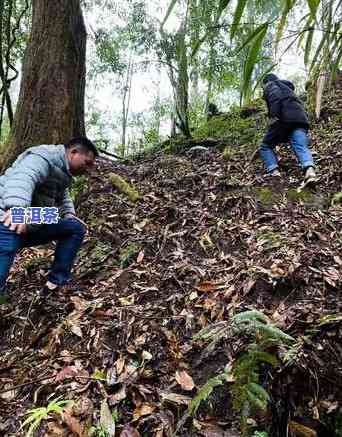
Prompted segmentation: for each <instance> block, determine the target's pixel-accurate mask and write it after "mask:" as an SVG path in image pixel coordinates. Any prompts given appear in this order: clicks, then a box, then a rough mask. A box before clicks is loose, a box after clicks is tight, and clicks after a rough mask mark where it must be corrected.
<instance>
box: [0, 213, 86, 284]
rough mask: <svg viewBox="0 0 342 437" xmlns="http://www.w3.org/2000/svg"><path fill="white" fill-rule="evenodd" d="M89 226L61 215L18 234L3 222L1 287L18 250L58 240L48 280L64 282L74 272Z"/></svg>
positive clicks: (0, 262)
mask: <svg viewBox="0 0 342 437" xmlns="http://www.w3.org/2000/svg"><path fill="white" fill-rule="evenodd" d="M85 234H86V229H85V227H84V226H83V225H82V223H80V222H79V221H77V220H76V219H74V218H67V219H60V220H59V221H58V223H56V224H49V225H41V228H40V229H39V230H36V231H34V232H28V233H26V234H21V235H19V234H17V233H15V231H10V230H9V228H8V227H7V226H5V225H4V224H3V223H0V290H1V288H2V287H3V286H4V285H5V284H6V280H7V277H8V274H9V271H10V268H11V266H12V264H13V262H14V259H15V255H16V253H17V252H18V250H20V249H22V248H23V247H31V246H39V245H41V244H47V243H50V242H51V241H56V242H57V244H56V249H55V258H54V261H53V264H52V267H51V271H50V273H49V275H48V280H49V281H50V282H52V283H54V284H57V285H63V284H65V283H66V282H67V280H68V279H69V278H70V276H71V269H72V267H73V265H74V262H75V259H76V256H77V253H78V251H79V249H80V247H81V245H82V242H83V239H84V236H85Z"/></svg>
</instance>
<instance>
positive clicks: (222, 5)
mask: <svg viewBox="0 0 342 437" xmlns="http://www.w3.org/2000/svg"><path fill="white" fill-rule="evenodd" d="M229 3H230V0H220V4H219V7H218V11H217V18H216V21H218V20H219V19H220V17H221V15H222V12H223V11H224V10H225V9H226V7H227V6H228V5H229Z"/></svg>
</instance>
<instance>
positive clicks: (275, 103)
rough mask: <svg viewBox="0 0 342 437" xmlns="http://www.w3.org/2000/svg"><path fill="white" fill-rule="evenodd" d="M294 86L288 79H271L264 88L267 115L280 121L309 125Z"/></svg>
mask: <svg viewBox="0 0 342 437" xmlns="http://www.w3.org/2000/svg"><path fill="white" fill-rule="evenodd" d="M294 90H295V87H294V85H293V83H292V82H290V81H288V80H279V79H277V80H271V81H269V82H267V83H266V86H265V88H264V96H263V97H264V99H265V100H266V103H267V107H268V115H269V117H271V118H278V119H279V120H280V122H282V123H296V124H300V125H304V126H307V127H309V119H308V116H307V113H306V111H305V109H304V105H303V102H302V101H301V100H300V99H299V98H298V97H297V96H296V95H295V93H294Z"/></svg>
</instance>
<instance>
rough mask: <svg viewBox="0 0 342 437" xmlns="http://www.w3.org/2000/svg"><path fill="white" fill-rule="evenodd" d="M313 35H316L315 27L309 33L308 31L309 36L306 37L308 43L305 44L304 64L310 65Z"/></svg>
mask: <svg viewBox="0 0 342 437" xmlns="http://www.w3.org/2000/svg"><path fill="white" fill-rule="evenodd" d="M313 36H314V29H310V30H309V33H308V37H307V39H306V44H305V52H304V64H305V65H308V63H309V58H310V52H311V47H312V40H313Z"/></svg>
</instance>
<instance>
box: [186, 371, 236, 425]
mask: <svg viewBox="0 0 342 437" xmlns="http://www.w3.org/2000/svg"><path fill="white" fill-rule="evenodd" d="M226 378H227V374H226V373H222V374H220V375H218V376H215V377H214V378H211V379H209V380H208V381H207V382H206V384H205V385H204V386H203V387H202V388H201V389H200V390H199V392H198V394H197V395H196V396H195V397H194V399H193V400H192V401H191V403H190V405H189V408H188V411H187V415H190V416H193V415H195V414H196V412H197V410H198V408H199V406H200V404H201V402H202V401H205V400H207V399H208V398H209V396H210V395H211V393H212V392H213V390H214V388H215V387H218V386H219V385H222V384H223V383H224V382H225V380H226Z"/></svg>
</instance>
